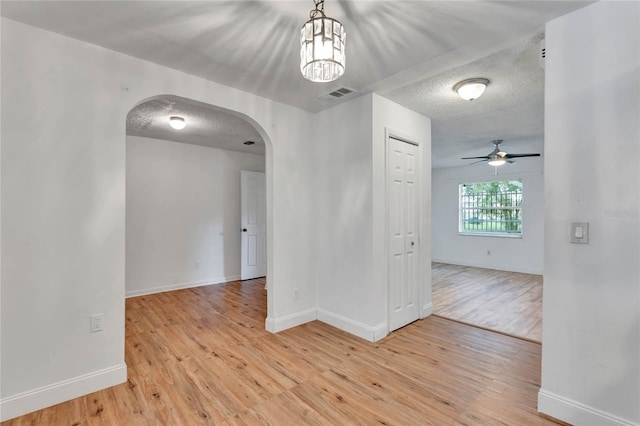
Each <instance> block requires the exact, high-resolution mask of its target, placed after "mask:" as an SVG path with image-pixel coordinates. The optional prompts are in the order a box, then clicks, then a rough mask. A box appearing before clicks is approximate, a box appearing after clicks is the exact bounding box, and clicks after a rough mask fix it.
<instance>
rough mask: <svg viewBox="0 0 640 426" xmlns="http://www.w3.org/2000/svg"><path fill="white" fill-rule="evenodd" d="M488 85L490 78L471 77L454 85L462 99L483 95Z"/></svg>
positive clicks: (470, 99)
mask: <svg viewBox="0 0 640 426" xmlns="http://www.w3.org/2000/svg"><path fill="white" fill-rule="evenodd" d="M488 85H489V80H487V79H486V78H469V79H467V80H462V81H459V82H457V83H456V84H455V85H454V86H453V91H454V92H456V93H457V94H458V95H459V96H460V97H461V98H462V99H464V100H466V101H472V100H474V99H478V98H479V97H480V96H482V94H483V93H484V91H485V89H486V88H487V86H488Z"/></svg>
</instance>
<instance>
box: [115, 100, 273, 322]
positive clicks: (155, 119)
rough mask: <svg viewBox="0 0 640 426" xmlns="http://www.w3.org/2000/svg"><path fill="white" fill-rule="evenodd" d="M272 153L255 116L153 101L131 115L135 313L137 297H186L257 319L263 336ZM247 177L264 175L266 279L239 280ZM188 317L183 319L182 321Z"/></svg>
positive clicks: (131, 293) (260, 204)
mask: <svg viewBox="0 0 640 426" xmlns="http://www.w3.org/2000/svg"><path fill="white" fill-rule="evenodd" d="M176 117H177V118H179V119H180V120H179V121H181V123H182V124H183V126H182V128H180V129H177V128H174V127H172V126H171V124H172V123H170V121H171V120H173V121H175V120H176ZM269 144H270V141H269V139H268V136H267V135H266V133H265V132H264V130H263V129H262V128H260V126H258V125H257V124H256V123H255V122H254V121H252V120H251V119H250V118H249V117H246V116H244V115H242V114H239V113H237V112H234V111H230V110H226V109H223V108H219V107H216V106H214V105H210V104H205V103H202V102H198V101H194V100H191V99H186V98H182V97H178V96H173V95H160V96H156V97H153V98H149V99H146V100H144V101H142V102H140V103H139V104H138V105H136V106H135V107H134V108H133V109H132V110H131V111H130V112H129V114H128V116H127V141H126V149H127V153H126V192H127V195H126V262H125V265H126V267H125V270H126V279H125V293H126V297H127V298H128V299H130V300H128V301H127V302H128V303H127V309H129V308H130V307H133V306H137V305H138V304H139V303H134V302H131V301H132V300H133V299H132V298H135V297H137V296H146V297H151V296H150V295H152V294H161V293H162V294H164V293H166V294H167V296H166V297H168V298H170V297H173V295H171V296H169V295H168V293H167V292H174V291H179V292H182V293H180V294H181V295H182V296H185V294H186V295H187V296H186V297H187V298H189V297H193V296H195V295H198V294H200V295H201V296H203V297H204V296H207V297H206V299H207V300H208V302H207V303H208V304H209V305H211V307H212V309H213V313H214V314H215V313H216V312H218V313H219V312H222V311H226V310H227V308H228V307H229V306H235V307H236V308H237V310H238V312H239V313H242V312H245V313H251V315H250V319H249V320H248V321H247V322H252V323H253V322H255V324H254V325H253V326H255V327H258V324H261V326H260V328H262V329H263V328H264V321H265V319H266V317H267V305H268V304H267V297H268V295H267V293H266V290H265V288H266V274H267V259H268V251H269V244H268V235H267V234H268V229H269V226H268V223H269V220H270V213H269V211H268V208H267V204H268V202H267V201H268V197H269V189H268V188H267V186H266V181H267V180H268V179H267V178H266V176H268V174H269V173H270V172H271V171H270V170H268V168H267V164H268V161H267V160H268V158H267V157H268V156H270V155H271V154H270V153H271V149H270V145H269ZM244 172H252V173H256V174H261V175H262V176H263V178H262V181H261V182H262V185H263V186H262V189H261V191H260V193H259V195H260V197H259V200H258V201H257V202H254V203H253V204H252V206H253V209H254V210H256V209H257V210H258V211H259V212H260V214H261V218H262V219H261V220H260V224H261V235H260V237H261V239H260V244H261V248H260V259H261V267H262V268H261V272H262V273H261V274H259V275H258V276H252V277H250V278H252V279H251V280H247V281H240V280H241V278H243V277H242V270H243V268H242V238H243V236H242V234H243V232H242V229H243V226H246V224H244V225H243V220H244V219H243V212H242V208H243V202H242V175H243V173H244ZM245 278H248V277H245ZM256 278H257V279H256ZM254 287H255V288H254ZM180 294H178V296H180ZM214 294H219V295H220V298H221V300H225V299H227V300H228V299H229V297H230V296H231V295H233V296H234V297H236V298H237V297H240V298H241V299H242V300H244V301H245V302H246V304H243V306H242V307H240V306H237V303H236V302H228V301H227V302H221V303H222V304H221V305H217V303H216V302H214V301H212V300H214V299H215V298H214V299H212V298H211V296H212V295H214ZM182 296H181V297H182ZM130 302H131V303H130ZM139 302H140V303H142V301H139ZM227 313H228V312H227ZM188 317H189V314H185V316H184V318H188ZM213 317H215V315H214V316H213ZM184 318H183V319H184ZM174 320H176V319H174ZM176 321H177V320H176ZM240 322H241V321H240ZM134 328H135V327H134Z"/></svg>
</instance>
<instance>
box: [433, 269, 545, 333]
mask: <svg viewBox="0 0 640 426" xmlns="http://www.w3.org/2000/svg"><path fill="white" fill-rule="evenodd" d="M432 288H433V307H434V313H435V314H436V315H439V316H443V317H445V318H449V319H453V320H456V321H460V322H463V323H467V324H472V325H476V326H478V327H483V328H487V329H489V330H495V331H498V332H500V333H505V334H509V335H512V336H516V337H520V338H523V339H528V340H532V341H535V342H540V341H541V340H542V276H541V275H532V274H521V273H517V272H505V271H496V270H492V269H483V268H473V267H470V266H460V265H450V264H446V263H436V262H434V263H433V264H432Z"/></svg>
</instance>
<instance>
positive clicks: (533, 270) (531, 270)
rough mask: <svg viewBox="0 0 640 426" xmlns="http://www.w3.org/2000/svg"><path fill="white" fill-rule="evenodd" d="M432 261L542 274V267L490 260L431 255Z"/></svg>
mask: <svg viewBox="0 0 640 426" xmlns="http://www.w3.org/2000/svg"><path fill="white" fill-rule="evenodd" d="M431 261H432V262H436V263H448V264H450V265H460V266H472V267H474V268H485V269H495V270H497V271H506V272H520V273H522V274H533V275H542V274H543V271H542V269H538V268H519V267H515V268H514V267H512V266H511V265H500V264H497V265H496V264H492V263H490V262H474V261H469V260H468V259H445V258H442V257H432V258H431Z"/></svg>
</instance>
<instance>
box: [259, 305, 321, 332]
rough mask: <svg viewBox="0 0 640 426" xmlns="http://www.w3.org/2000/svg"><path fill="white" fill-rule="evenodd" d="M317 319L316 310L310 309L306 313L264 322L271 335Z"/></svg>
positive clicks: (269, 319)
mask: <svg viewBox="0 0 640 426" xmlns="http://www.w3.org/2000/svg"><path fill="white" fill-rule="evenodd" d="M316 319H317V311H316V308H310V309H307V310H306V311H302V312H296V313H295V314H291V315H286V316H284V317H280V318H269V317H267V319H266V320H265V322H264V327H265V328H266V329H267V331H270V332H271V333H277V332H279V331H283V330H286V329H288V328H291V327H296V326H298V325H301V324H304V323H307V322H311V321H314V320H316Z"/></svg>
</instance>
